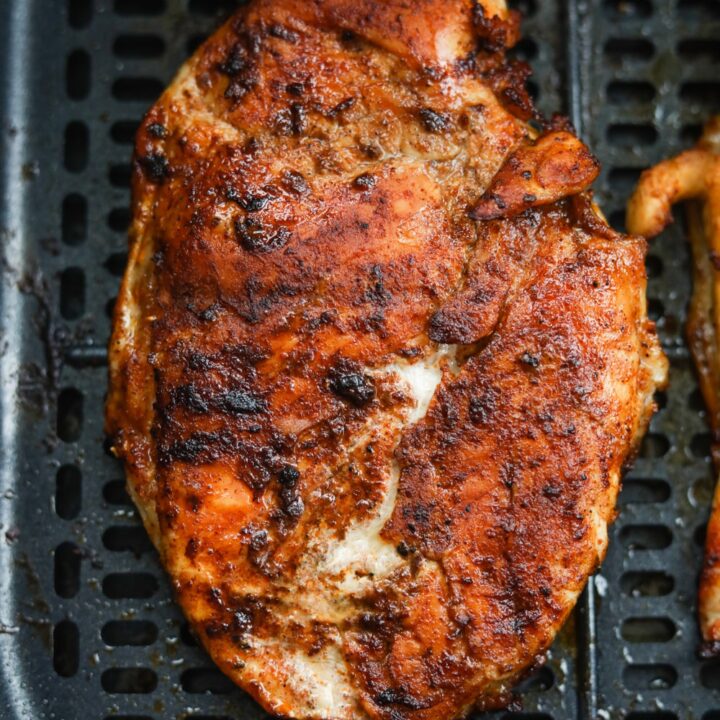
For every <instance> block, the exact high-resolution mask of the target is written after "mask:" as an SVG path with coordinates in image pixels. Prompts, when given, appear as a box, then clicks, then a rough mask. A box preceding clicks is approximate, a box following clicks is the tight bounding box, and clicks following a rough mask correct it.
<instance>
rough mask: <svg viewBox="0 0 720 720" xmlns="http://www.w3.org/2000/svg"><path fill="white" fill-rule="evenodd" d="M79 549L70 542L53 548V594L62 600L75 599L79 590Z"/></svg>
mask: <svg viewBox="0 0 720 720" xmlns="http://www.w3.org/2000/svg"><path fill="white" fill-rule="evenodd" d="M80 560H81V556H80V549H79V548H78V547H77V545H75V544H74V543H71V542H64V543H61V544H60V545H58V546H57V548H55V559H54V565H55V567H54V581H55V592H56V593H57V594H58V595H59V596H60V597H63V598H71V597H75V596H76V595H77V594H78V591H79V590H80Z"/></svg>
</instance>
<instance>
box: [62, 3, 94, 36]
mask: <svg viewBox="0 0 720 720" xmlns="http://www.w3.org/2000/svg"><path fill="white" fill-rule="evenodd" d="M92 16H93V8H92V0H70V2H69V3H68V22H69V23H70V27H72V28H75V30H82V29H83V28H86V27H87V26H88V25H89V24H90V21H91V20H92Z"/></svg>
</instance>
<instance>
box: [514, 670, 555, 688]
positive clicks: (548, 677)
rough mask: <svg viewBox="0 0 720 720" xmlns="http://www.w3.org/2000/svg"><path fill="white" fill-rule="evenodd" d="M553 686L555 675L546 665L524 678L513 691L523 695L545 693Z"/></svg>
mask: <svg viewBox="0 0 720 720" xmlns="http://www.w3.org/2000/svg"><path fill="white" fill-rule="evenodd" d="M554 684H555V675H554V674H553V671H552V670H551V669H550V668H549V667H548V666H547V665H544V666H543V667H541V668H538V669H537V670H535V671H534V672H533V673H532V674H530V675H529V676H528V677H526V678H525V679H524V680H523V681H522V682H521V683H519V684H518V686H517V687H516V688H515V689H516V691H517V692H519V693H521V694H523V695H524V694H525V693H539V692H546V691H548V690H550V688H551V687H552V686H553V685H554Z"/></svg>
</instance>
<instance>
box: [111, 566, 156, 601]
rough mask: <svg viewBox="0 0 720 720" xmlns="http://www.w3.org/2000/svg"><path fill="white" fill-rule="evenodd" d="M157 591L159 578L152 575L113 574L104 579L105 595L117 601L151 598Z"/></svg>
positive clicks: (136, 573)
mask: <svg viewBox="0 0 720 720" xmlns="http://www.w3.org/2000/svg"><path fill="white" fill-rule="evenodd" d="M157 590H158V581H157V578H156V577H155V576H154V575H151V574H150V573H141V572H126V573H112V574H110V575H106V576H105V577H104V578H103V593H104V594H105V595H106V596H107V597H109V598H113V599H115V600H119V599H124V598H128V599H142V598H149V597H152V596H153V595H154V594H155V593H156V592H157Z"/></svg>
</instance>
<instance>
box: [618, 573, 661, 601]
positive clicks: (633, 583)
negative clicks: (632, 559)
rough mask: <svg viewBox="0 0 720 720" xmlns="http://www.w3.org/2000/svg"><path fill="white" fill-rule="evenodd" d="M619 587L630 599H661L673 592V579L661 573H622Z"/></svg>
mask: <svg viewBox="0 0 720 720" xmlns="http://www.w3.org/2000/svg"><path fill="white" fill-rule="evenodd" d="M620 587H621V589H622V591H623V592H624V593H625V594H626V595H629V596H630V597H662V596H663V595H669V594H670V593H671V592H672V591H673V589H674V588H675V579H674V578H673V577H672V576H671V575H668V574H667V573H664V572H661V571H652V570H638V571H633V572H626V573H624V574H623V576H622V577H621V578H620Z"/></svg>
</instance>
